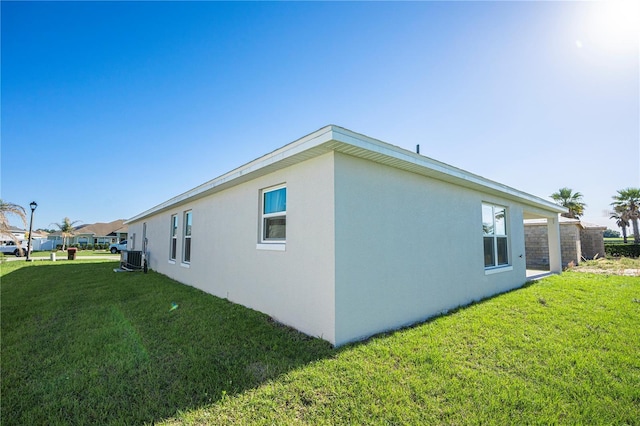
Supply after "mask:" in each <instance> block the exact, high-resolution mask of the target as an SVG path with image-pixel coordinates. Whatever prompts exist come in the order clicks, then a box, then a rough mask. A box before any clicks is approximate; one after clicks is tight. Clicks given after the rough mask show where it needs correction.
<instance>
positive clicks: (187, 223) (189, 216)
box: [182, 210, 193, 265]
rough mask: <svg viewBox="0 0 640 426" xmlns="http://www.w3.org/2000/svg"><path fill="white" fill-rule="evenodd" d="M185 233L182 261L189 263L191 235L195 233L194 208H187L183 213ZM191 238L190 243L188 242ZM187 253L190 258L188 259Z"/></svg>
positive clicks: (183, 236)
mask: <svg viewBox="0 0 640 426" xmlns="http://www.w3.org/2000/svg"><path fill="white" fill-rule="evenodd" d="M182 221H183V227H182V230H183V234H182V263H184V264H185V265H189V264H190V263H191V254H192V250H191V242H192V240H191V237H192V234H193V210H185V211H184V212H183V214H182ZM187 240H189V244H187ZM187 255H188V256H189V258H188V259H187Z"/></svg>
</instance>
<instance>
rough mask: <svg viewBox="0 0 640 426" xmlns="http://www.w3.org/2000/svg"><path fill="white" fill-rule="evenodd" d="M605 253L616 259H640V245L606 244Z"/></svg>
mask: <svg viewBox="0 0 640 426" xmlns="http://www.w3.org/2000/svg"><path fill="white" fill-rule="evenodd" d="M604 251H605V253H607V255H608V256H614V257H621V256H624V257H640V244H606V245H605V246H604Z"/></svg>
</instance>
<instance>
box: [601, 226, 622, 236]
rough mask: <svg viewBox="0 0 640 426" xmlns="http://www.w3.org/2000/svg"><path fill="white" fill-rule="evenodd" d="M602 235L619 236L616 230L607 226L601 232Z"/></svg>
mask: <svg viewBox="0 0 640 426" xmlns="http://www.w3.org/2000/svg"><path fill="white" fill-rule="evenodd" d="M602 236H603V237H604V238H620V233H619V232H618V231H614V230H613V229H609V228H607V229H605V231H604V232H603V233H602Z"/></svg>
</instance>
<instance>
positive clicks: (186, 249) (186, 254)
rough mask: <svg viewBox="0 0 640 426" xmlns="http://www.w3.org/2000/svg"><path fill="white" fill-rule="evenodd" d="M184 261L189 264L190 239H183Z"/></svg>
mask: <svg viewBox="0 0 640 426" xmlns="http://www.w3.org/2000/svg"><path fill="white" fill-rule="evenodd" d="M184 261H185V262H191V238H185V239H184Z"/></svg>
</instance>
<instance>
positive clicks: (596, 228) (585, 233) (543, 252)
mask: <svg viewBox="0 0 640 426" xmlns="http://www.w3.org/2000/svg"><path fill="white" fill-rule="evenodd" d="M545 225H546V224H545V223H544V221H543V220H540V219H533V220H525V222H524V235H525V249H526V250H525V251H526V257H527V268H530V269H549V247H548V245H547V239H548V236H547V227H546V226H545ZM606 229H607V227H606V226H601V225H595V224H592V223H587V222H582V221H580V220H578V219H569V218H566V217H560V246H561V255H562V266H563V267H566V266H568V265H569V264H570V263H573V264H574V265H579V264H580V262H581V261H582V259H586V260H589V259H594V258H595V257H604V256H605V252H604V231H605V230H606Z"/></svg>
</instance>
